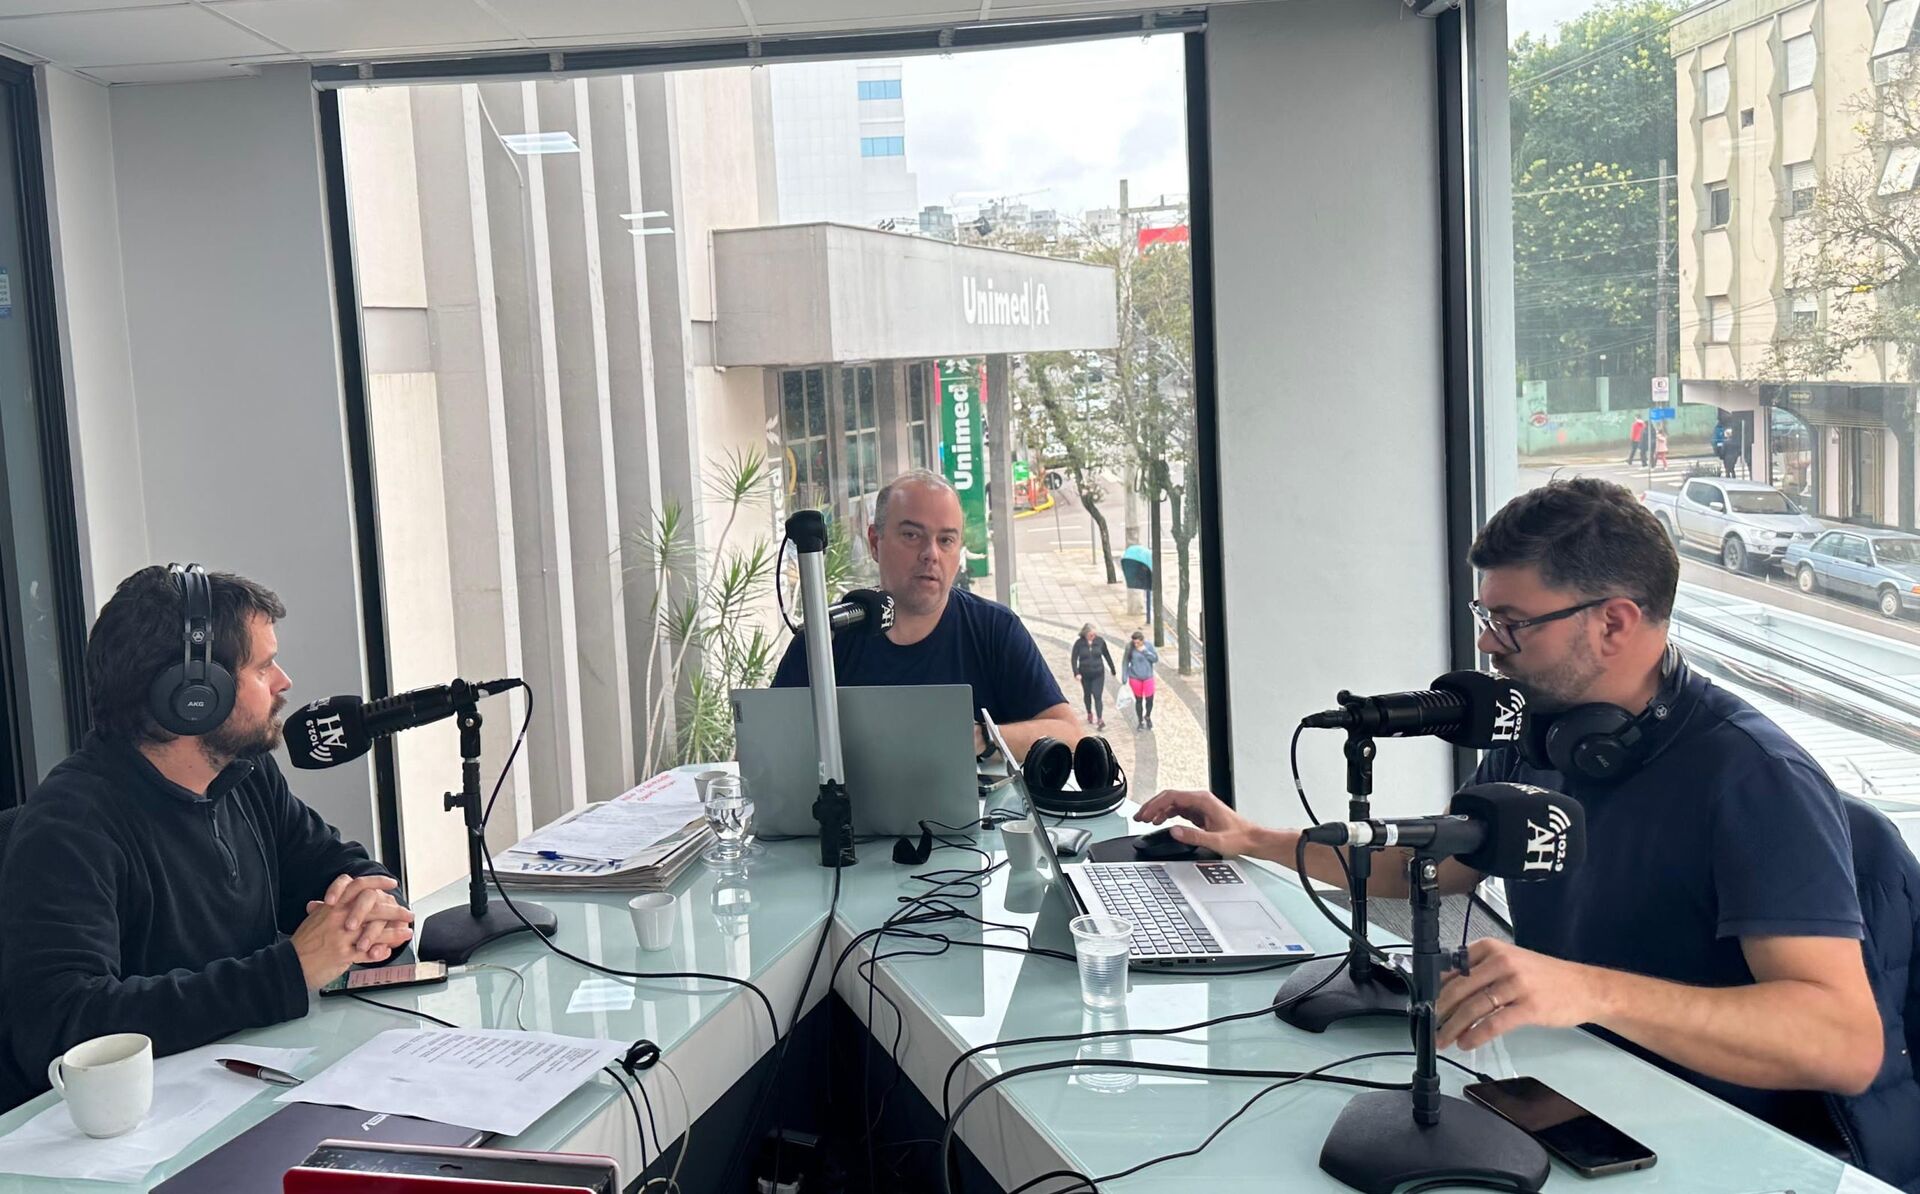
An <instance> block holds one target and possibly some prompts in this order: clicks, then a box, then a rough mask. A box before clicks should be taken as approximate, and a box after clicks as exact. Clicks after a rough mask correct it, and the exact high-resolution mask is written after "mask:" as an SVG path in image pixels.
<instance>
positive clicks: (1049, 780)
mask: <svg viewBox="0 0 1920 1194" xmlns="http://www.w3.org/2000/svg"><path fill="white" fill-rule="evenodd" d="M1020 774H1021V776H1022V777H1023V778H1024V779H1025V780H1026V783H1027V796H1028V798H1029V799H1031V800H1032V801H1033V807H1034V808H1035V809H1037V810H1039V811H1040V812H1043V813H1051V814H1053V815H1054V816H1056V817H1098V816H1102V815H1104V814H1106V813H1110V812H1112V811H1113V810H1114V809H1116V808H1119V807H1120V802H1121V801H1123V800H1125V799H1126V798H1127V773H1126V771H1125V770H1124V769H1123V768H1122V767H1121V766H1120V760H1119V759H1118V758H1116V757H1115V756H1114V753H1113V746H1112V744H1110V743H1109V742H1108V741H1107V740H1106V739H1105V738H1099V737H1095V736H1094V735H1092V734H1089V735H1087V736H1086V737H1085V738H1082V739H1080V741H1079V743H1078V744H1077V745H1075V746H1072V747H1069V746H1068V745H1067V744H1066V743H1064V742H1062V741H1060V740H1059V739H1057V738H1041V739H1039V740H1038V741H1036V742H1035V743H1034V744H1033V745H1032V746H1031V747H1029V748H1028V750H1027V759H1026V762H1025V763H1023V764H1021V767H1020ZM1069 779H1071V780H1073V781H1074V783H1075V785H1076V787H1075V788H1074V789H1072V790H1069V789H1068V788H1067V781H1068V780H1069Z"/></svg>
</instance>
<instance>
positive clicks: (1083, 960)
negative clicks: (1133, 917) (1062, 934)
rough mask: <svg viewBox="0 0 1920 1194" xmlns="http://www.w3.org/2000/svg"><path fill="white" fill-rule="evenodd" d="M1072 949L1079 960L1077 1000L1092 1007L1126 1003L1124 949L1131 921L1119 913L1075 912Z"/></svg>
mask: <svg viewBox="0 0 1920 1194" xmlns="http://www.w3.org/2000/svg"><path fill="white" fill-rule="evenodd" d="M1067 927H1068V928H1069V929H1071V930H1072V931H1073V953H1074V957H1075V958H1077V959H1078V960H1079V963H1080V1001H1081V1002H1082V1003H1084V1004H1086V1005H1087V1006H1088V1007H1092V1008H1117V1007H1125V1006H1126V1003H1127V951H1128V950H1129V949H1131V948H1132V946H1133V922H1132V921H1130V920H1125V919H1122V918H1121V917H1118V916H1076V917H1074V919H1073V921H1072V923H1071V924H1069V925H1068V926H1067Z"/></svg>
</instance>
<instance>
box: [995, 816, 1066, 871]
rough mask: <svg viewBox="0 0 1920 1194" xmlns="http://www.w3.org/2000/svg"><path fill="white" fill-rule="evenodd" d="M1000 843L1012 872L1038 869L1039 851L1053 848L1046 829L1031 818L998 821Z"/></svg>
mask: <svg viewBox="0 0 1920 1194" xmlns="http://www.w3.org/2000/svg"><path fill="white" fill-rule="evenodd" d="M1000 845H1001V847H1002V848H1004V849H1005V850H1006V852H1007V859H1008V861H1009V862H1010V863H1011V864H1012V866H1011V868H1010V869H1011V870H1012V872H1013V873H1014V874H1016V875H1019V874H1027V873H1032V872H1038V871H1040V851H1042V850H1051V849H1053V842H1052V840H1051V839H1049V838H1048V837H1047V831H1046V830H1044V829H1042V828H1041V827H1040V826H1038V825H1036V824H1034V823H1033V820H1032V819H1031V818H1022V819H1020V820H1017V821H1002V822H1001V823H1000Z"/></svg>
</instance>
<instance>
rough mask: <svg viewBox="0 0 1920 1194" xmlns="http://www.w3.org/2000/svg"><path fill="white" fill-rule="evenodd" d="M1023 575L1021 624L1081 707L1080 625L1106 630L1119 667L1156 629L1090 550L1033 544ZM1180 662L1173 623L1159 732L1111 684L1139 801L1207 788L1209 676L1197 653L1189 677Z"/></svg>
mask: <svg viewBox="0 0 1920 1194" xmlns="http://www.w3.org/2000/svg"><path fill="white" fill-rule="evenodd" d="M1198 546H1199V545H1198V544H1195V547H1196V548H1197V547H1198ZM1015 574H1016V579H1017V581H1018V601H1017V604H1018V606H1019V612H1020V616H1021V619H1022V620H1023V621H1024V622H1025V623H1026V625H1027V629H1028V630H1029V631H1030V632H1031V633H1032V634H1033V637H1034V640H1035V641H1036V642H1037V643H1038V644H1039V645H1040V652H1041V654H1042V655H1044V656H1045V657H1046V660H1047V663H1048V664H1049V665H1050V666H1051V667H1052V668H1053V674H1054V678H1055V679H1057V680H1058V681H1059V682H1060V690H1061V691H1062V692H1064V693H1066V694H1067V700H1068V702H1069V703H1071V704H1072V705H1073V707H1074V708H1075V709H1076V710H1080V709H1081V703H1080V680H1079V677H1077V676H1075V675H1073V674H1072V673H1071V672H1070V671H1069V670H1068V667H1067V662H1068V658H1069V653H1070V652H1071V651H1072V649H1073V640H1074V637H1075V636H1076V635H1078V634H1079V633H1080V627H1081V626H1082V625H1083V624H1085V623H1087V622H1092V623H1093V624H1094V625H1095V626H1097V627H1098V628H1099V630H1100V633H1101V634H1103V635H1105V636H1106V638H1107V641H1108V643H1109V644H1111V645H1112V648H1113V662H1114V666H1115V667H1119V666H1120V657H1121V654H1122V653H1123V652H1124V651H1125V649H1126V645H1127V638H1128V636H1129V635H1131V634H1132V633H1133V632H1134V631H1135V630H1146V629H1148V628H1147V627H1146V626H1145V625H1144V624H1143V620H1142V619H1141V618H1140V616H1139V615H1138V614H1129V613H1128V612H1127V594H1126V589H1125V588H1124V587H1123V586H1121V585H1117V584H1115V585H1109V584H1107V583H1106V571H1105V569H1104V568H1103V567H1101V566H1100V565H1099V564H1097V563H1095V562H1094V561H1093V558H1092V553H1090V552H1089V551H1088V550H1087V549H1086V548H1084V547H1069V548H1067V549H1066V550H1065V551H1054V550H1039V549H1036V548H1035V547H1034V546H1032V545H1028V547H1027V549H1026V550H1023V551H1022V552H1021V553H1020V555H1019V556H1018V558H1017V560H1016V562H1015ZM992 584H993V582H992V580H991V579H988V580H986V581H984V582H982V583H981V585H980V591H981V592H984V593H991V592H992V591H993V590H992ZM1196 604H1197V603H1196ZM1178 664H1179V652H1178V650H1176V649H1175V647H1174V643H1173V627H1172V624H1171V621H1169V623H1168V626H1167V644H1166V646H1165V647H1163V648H1162V649H1161V652H1160V666H1159V669H1158V671H1157V679H1158V681H1159V691H1158V695H1157V697H1156V699H1155V701H1154V707H1153V729H1151V730H1142V729H1139V728H1137V727H1136V726H1135V725H1134V717H1133V694H1132V693H1131V692H1130V691H1128V689H1127V687H1126V684H1125V682H1124V681H1122V680H1120V679H1118V678H1115V677H1109V678H1108V681H1107V688H1106V714H1107V730H1106V737H1107V740H1108V741H1110V742H1112V743H1113V749H1114V752H1115V753H1116V754H1118V755H1119V756H1120V762H1121V764H1122V765H1123V766H1124V767H1126V769H1127V775H1128V779H1129V782H1130V785H1131V787H1130V792H1131V795H1132V796H1133V798H1134V799H1135V800H1145V799H1146V798H1148V797H1149V796H1152V795H1153V794H1154V793H1155V792H1157V791H1159V790H1161V789H1162V788H1204V787H1206V786H1207V774H1208V773H1207V729H1206V676H1205V673H1204V671H1203V670H1202V668H1201V666H1200V662H1199V658H1198V655H1197V654H1196V658H1195V665H1194V669H1193V671H1192V672H1191V673H1189V674H1188V675H1185V676H1182V675H1180V672H1179V666H1178Z"/></svg>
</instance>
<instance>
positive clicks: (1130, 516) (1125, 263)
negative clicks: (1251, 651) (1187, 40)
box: [1118, 178, 1187, 647]
mask: <svg viewBox="0 0 1920 1194" xmlns="http://www.w3.org/2000/svg"><path fill="white" fill-rule="evenodd" d="M1127 198H1128V196H1127V180H1126V179H1124V178H1123V179H1121V180H1120V262H1121V269H1120V278H1119V282H1120V351H1119V354H1118V355H1119V360H1120V369H1119V378H1118V381H1119V386H1120V390H1121V393H1122V394H1124V395H1126V396H1127V400H1128V401H1129V402H1130V401H1131V397H1132V393H1133V391H1132V389H1131V385H1132V378H1133V367H1132V357H1133V346H1134V342H1135V341H1134V337H1135V335H1136V333H1137V329H1136V328H1135V327H1134V322H1133V262H1134V257H1135V256H1136V255H1137V254H1138V252H1139V248H1140V246H1139V234H1138V231H1137V230H1136V229H1135V228H1134V226H1133V217H1134V216H1136V215H1146V214H1148V213H1150V212H1162V211H1179V212H1184V211H1186V210H1187V206H1186V204H1183V203H1168V202H1167V201H1166V196H1165V195H1162V196H1161V197H1160V202H1159V203H1154V204H1148V205H1145V206H1142V207H1134V206H1131V205H1130V204H1129V203H1128V202H1127ZM1147 376H1148V381H1149V385H1150V389H1151V392H1149V393H1148V394H1147V406H1148V412H1149V414H1148V419H1149V423H1150V424H1151V426H1150V428H1149V430H1148V434H1149V435H1150V436H1152V437H1153V440H1152V449H1153V451H1152V454H1151V455H1152V465H1151V467H1148V468H1144V469H1143V468H1141V467H1140V454H1141V451H1140V450H1141V447H1142V445H1140V444H1129V445H1128V449H1129V451H1128V453H1127V464H1126V466H1125V468H1126V474H1125V477H1124V484H1125V487H1126V491H1127V506H1126V510H1127V513H1126V538H1127V543H1128V545H1132V544H1135V543H1138V542H1140V515H1139V512H1138V510H1137V508H1136V507H1135V504H1134V499H1135V498H1136V497H1137V496H1139V494H1140V492H1141V491H1142V490H1143V489H1144V490H1145V495H1146V498H1147V501H1148V502H1150V503H1152V504H1151V505H1150V506H1149V508H1148V513H1147V521H1148V524H1149V525H1148V532H1147V533H1148V541H1147V544H1146V547H1147V550H1148V551H1149V552H1150V553H1152V556H1153V589H1152V593H1153V645H1154V646H1156V647H1158V646H1160V645H1161V644H1162V635H1161V627H1162V625H1163V618H1162V615H1161V612H1160V563H1161V561H1160V556H1161V551H1160V498H1161V496H1162V495H1161V492H1160V476H1159V470H1160V468H1161V465H1162V463H1163V462H1162V460H1161V457H1162V456H1163V455H1164V446H1163V440H1164V436H1163V435H1162V434H1161V430H1160V394H1159V388H1160V387H1159V370H1158V369H1153V370H1150V371H1149V373H1148V375H1147ZM1133 602H1134V598H1133V590H1131V589H1129V590H1127V609H1128V611H1129V612H1132V611H1133V609H1134V604H1133Z"/></svg>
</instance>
